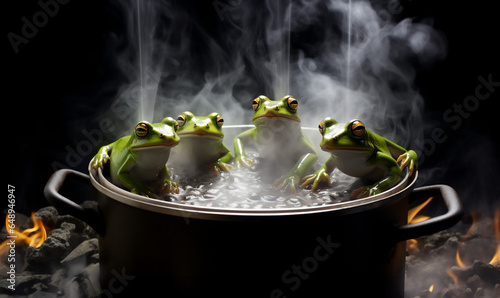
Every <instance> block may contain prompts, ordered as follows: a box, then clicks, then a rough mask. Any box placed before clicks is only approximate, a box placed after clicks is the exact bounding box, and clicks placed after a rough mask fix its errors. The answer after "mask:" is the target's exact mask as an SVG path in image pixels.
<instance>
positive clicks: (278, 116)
mask: <svg viewBox="0 0 500 298" xmlns="http://www.w3.org/2000/svg"><path fill="white" fill-rule="evenodd" d="M262 118H286V119H289V120H293V121H297V122H300V120H299V119H297V118H296V117H293V116H289V115H283V114H274V113H266V114H263V115H260V116H257V117H255V118H253V120H254V121H255V120H257V119H262Z"/></svg>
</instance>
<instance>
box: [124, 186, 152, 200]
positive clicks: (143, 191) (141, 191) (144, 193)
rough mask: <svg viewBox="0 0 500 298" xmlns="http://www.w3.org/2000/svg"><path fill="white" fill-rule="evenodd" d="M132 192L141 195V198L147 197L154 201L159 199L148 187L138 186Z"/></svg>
mask: <svg viewBox="0 0 500 298" xmlns="http://www.w3.org/2000/svg"><path fill="white" fill-rule="evenodd" d="M130 192H131V193H135V194H138V195H141V196H144V197H147V198H153V199H157V198H158V195H157V194H155V193H154V192H153V191H152V190H151V189H149V188H148V187H146V186H137V187H134V188H132V189H130Z"/></svg>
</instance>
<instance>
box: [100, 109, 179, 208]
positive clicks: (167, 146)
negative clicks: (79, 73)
mask: <svg viewBox="0 0 500 298" xmlns="http://www.w3.org/2000/svg"><path fill="white" fill-rule="evenodd" d="M178 127H179V124H178V123H177V121H175V120H174V119H173V118H171V117H167V118H165V119H163V120H162V121H161V122H160V123H149V122H147V121H141V122H139V123H137V125H136V126H135V129H134V132H133V133H132V135H130V136H125V137H122V138H120V139H118V140H117V141H115V142H113V143H111V144H109V145H106V146H103V147H101V149H99V151H98V152H97V154H96V155H95V157H94V159H93V161H92V167H93V168H94V169H98V168H103V167H104V164H105V163H107V162H108V161H110V174H111V181H112V182H113V183H114V184H115V185H117V186H123V187H125V188H127V189H128V190H130V191H131V192H132V193H135V194H139V195H143V196H146V197H152V198H158V194H163V193H168V192H173V193H179V184H178V183H176V182H174V181H171V180H170V175H169V173H168V169H167V167H166V163H167V161H168V158H169V156H170V150H171V149H172V148H173V147H174V146H176V145H177V144H178V143H179V140H180V138H179V136H178V135H177V133H176V131H177V129H178Z"/></svg>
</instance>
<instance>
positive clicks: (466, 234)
mask: <svg viewBox="0 0 500 298" xmlns="http://www.w3.org/2000/svg"><path fill="white" fill-rule="evenodd" d="M470 215H471V217H472V223H471V225H470V227H469V229H468V230H467V232H466V233H465V235H464V236H463V237H462V240H461V241H460V245H464V243H465V241H466V240H467V239H468V238H469V236H470V234H471V233H472V230H473V229H474V226H475V225H476V220H477V217H478V214H477V213H476V212H474V211H471V212H470ZM459 250H460V247H458V248H457V254H456V255H455V261H456V262H457V265H458V267H462V268H464V267H466V265H465V263H464V262H463V261H462V259H461V258H460V252H459Z"/></svg>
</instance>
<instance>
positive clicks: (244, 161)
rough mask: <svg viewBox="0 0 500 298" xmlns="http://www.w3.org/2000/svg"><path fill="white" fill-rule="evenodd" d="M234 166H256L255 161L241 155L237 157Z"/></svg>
mask: <svg viewBox="0 0 500 298" xmlns="http://www.w3.org/2000/svg"><path fill="white" fill-rule="evenodd" d="M234 166H235V167H237V168H251V167H253V166H255V162H253V161H252V160H251V159H249V158H246V157H244V156H239V157H236V158H235V160H234Z"/></svg>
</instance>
